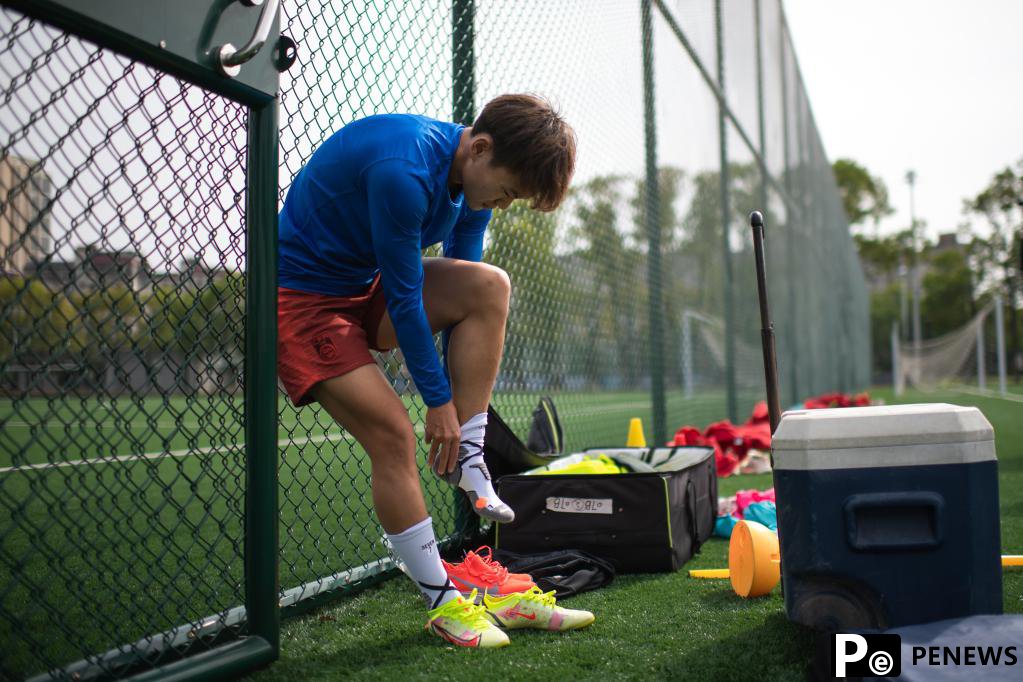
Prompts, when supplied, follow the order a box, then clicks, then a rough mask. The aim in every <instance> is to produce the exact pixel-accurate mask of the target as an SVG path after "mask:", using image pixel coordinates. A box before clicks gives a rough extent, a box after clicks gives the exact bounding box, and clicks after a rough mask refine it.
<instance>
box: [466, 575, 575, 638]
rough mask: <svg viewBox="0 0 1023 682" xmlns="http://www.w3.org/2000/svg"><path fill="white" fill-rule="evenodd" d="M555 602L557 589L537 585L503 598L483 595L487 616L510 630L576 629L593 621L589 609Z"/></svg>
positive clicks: (496, 623)
mask: <svg viewBox="0 0 1023 682" xmlns="http://www.w3.org/2000/svg"><path fill="white" fill-rule="evenodd" d="M555 601H556V600H555V598H554V592H553V591H552V592H543V591H541V590H540V588H539V587H536V586H534V587H533V588H532V589H530V590H528V591H526V592H519V593H516V594H508V595H505V596H503V597H492V596H490V595H489V594H485V595H483V606H484V607H486V610H487V616H489V617H490V619H491V620H492V621H493V622H494V624H495V625H498V626H500V627H502V628H504V629H506V630H517V629H518V628H536V629H538V630H575V629H577V628H584V627H586V626H587V625H589V624H590V623H592V622H593V620H594V618H593V614H592V613H590V612H589V611H578V610H575V609H565V608H562V607H560V606H558V605H557V604H556V603H555Z"/></svg>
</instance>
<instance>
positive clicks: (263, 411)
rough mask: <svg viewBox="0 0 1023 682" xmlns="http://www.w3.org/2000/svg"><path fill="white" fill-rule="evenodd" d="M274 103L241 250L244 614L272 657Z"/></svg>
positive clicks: (257, 147) (259, 124)
mask: <svg viewBox="0 0 1023 682" xmlns="http://www.w3.org/2000/svg"><path fill="white" fill-rule="evenodd" d="M277 145H278V127H277V100H276V99H274V100H272V101H270V102H269V103H267V104H264V105H262V106H259V107H253V108H252V109H251V110H250V113H249V129H248V149H249V152H248V169H247V174H248V178H247V185H248V191H247V195H248V196H247V200H246V204H247V206H246V214H247V216H248V229H247V231H246V240H247V242H248V243H247V245H246V249H245V254H246V266H245V272H246V277H245V289H246V291H245V306H246V308H245V406H246V407H245V462H246V495H245V612H246V616H247V619H248V630H249V634H250V635H253V636H257V637H261V638H263V639H265V640H266V641H267V642H268V643H269V644H270V646H271V647H272V648H273V651H274V659H276V658H277V655H278V651H279V647H280V611H279V609H278V608H277V600H278V596H279V593H280V587H279V584H278V582H279V580H278V572H277V571H278V557H279V543H278V539H279V538H278V527H277V512H278V508H277Z"/></svg>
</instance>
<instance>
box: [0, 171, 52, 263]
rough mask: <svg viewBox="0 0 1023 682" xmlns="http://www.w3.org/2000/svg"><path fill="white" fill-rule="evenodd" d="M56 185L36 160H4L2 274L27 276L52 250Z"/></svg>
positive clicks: (0, 221) (0, 181)
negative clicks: (52, 215) (51, 215)
mask: <svg viewBox="0 0 1023 682" xmlns="http://www.w3.org/2000/svg"><path fill="white" fill-rule="evenodd" d="M52 193H53V182H52V181H51V180H50V177H49V176H48V175H47V174H46V172H45V171H44V170H43V168H42V164H40V163H39V162H38V161H34V160H32V159H23V158H20V157H17V156H13V155H8V156H4V157H0V271H2V272H3V274H6V275H15V276H17V275H24V274H26V272H27V271H28V270H29V269H30V267H31V265H32V263H34V262H36V261H39V260H41V259H42V258H43V257H44V256H45V255H46V254H47V253H48V252H49V251H50V248H51V247H52V244H53V242H52V239H51V238H50V200H51V198H52V196H51V195H52Z"/></svg>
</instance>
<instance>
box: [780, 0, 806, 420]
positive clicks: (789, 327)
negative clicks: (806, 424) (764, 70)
mask: <svg viewBox="0 0 1023 682" xmlns="http://www.w3.org/2000/svg"><path fill="white" fill-rule="evenodd" d="M778 12H779V14H780V13H781V12H782V9H781V6H780V0H779V7H778ZM784 27H785V23H784V20H782V22H781V24H780V25H779V29H778V62H779V64H780V65H781V118H782V126H781V135H782V142H781V144H782V158H783V163H784V165H785V171H784V174H785V175H784V178H783V183H784V185H785V194H786V196H787V197H788V199H789V202H788V206H789V207H790V209H789V210H790V211H791V212H792V215H790V216H789V217H788V223H789V230H788V235H787V238H786V239H785V271H786V272H788V273H789V276H788V281H787V282H786V287H787V289H788V301H789V311H788V312H789V314H788V320H787V323H786V325H785V330H786V331H785V333H786V334H787V335H788V337H789V338H788V340H787V343H786V348H787V349H788V353H787V355H788V358H789V404H790V405H795V404H796V403H797V402H798V401H799V398H800V387H799V363H798V362H797V358H799V345H800V335H799V333H798V331H797V330H798V329H799V313H800V310H799V303H798V301H797V300H796V292H797V291H798V289H799V287H798V285H797V284H796V283H794V282H793V281H792V278H793V275H792V273H793V272H795V263H796V257H795V249H796V239H797V237H798V236H799V228H800V226H801V225H802V220H803V215H802V209H801V207H800V206H799V202H798V201H796V199H795V197H794V196H793V194H792V170H791V168H790V165H791V163H792V158H791V157H790V156H789V143H790V137H789V113H790V112H789V93H788V68H787V63H788V62H787V61H786V54H787V52H786V51H785V35H786V34H785V28H784Z"/></svg>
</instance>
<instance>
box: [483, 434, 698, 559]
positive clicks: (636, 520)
mask: <svg viewBox="0 0 1023 682" xmlns="http://www.w3.org/2000/svg"><path fill="white" fill-rule="evenodd" d="M588 452H593V453H605V454H607V455H608V456H610V457H612V458H614V457H615V456H616V454H620V455H625V456H624V457H622V458H621V461H628V460H630V459H631V460H635V459H637V458H638V459H640V460H641V461H642V462H644V463H645V464H647V465H648V466H647V467H644V468H647V469H650V468H652V469H653V470H652V471H646V472H633V473H620V474H558V475H535V474H534V475H530V474H518V475H507V476H503V477H501V478H500V480H499V481H498V491H497V493H498V495H499V496H500V497H501V499H502V500H503V501H504V502H505V503H506V504H507V505H509V506H510V507H511V508H512V509H514V510H515V520H514V521H513V522H512V523H503V524H496V525H497V529H496V534H495V539H494V546H495V548H498V549H501V550H509V551H512V552H520V553H536V552H548V551H551V550H556V549H579V550H583V551H585V552H589V553H591V554H593V555H595V556H597V557H600V558H602V559H605V560H607V561H609V562H610V563H611V564H612V565H613V566H614V568H615V570H617V571H618V572H619V573H651V572H660V571H675V570H678V569H679V568H680V567H681V566H682V565H683V564H684V563H685V562H686V561H688V560H689V558H690V557H692V556H693V554H695V553H696V552H698V551H699V549H700V546H701V545H702V544H703V543H704V542H705V541H706V540H707V538H709V537H710V536H711V534H712V533H713V531H714V521H715V517H716V516H717V475H716V473H715V469H714V450H713V449H712V448H709V447H677V448H651V449H640V448H609V449H605V448H600V449H594V450H590V451H588Z"/></svg>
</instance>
